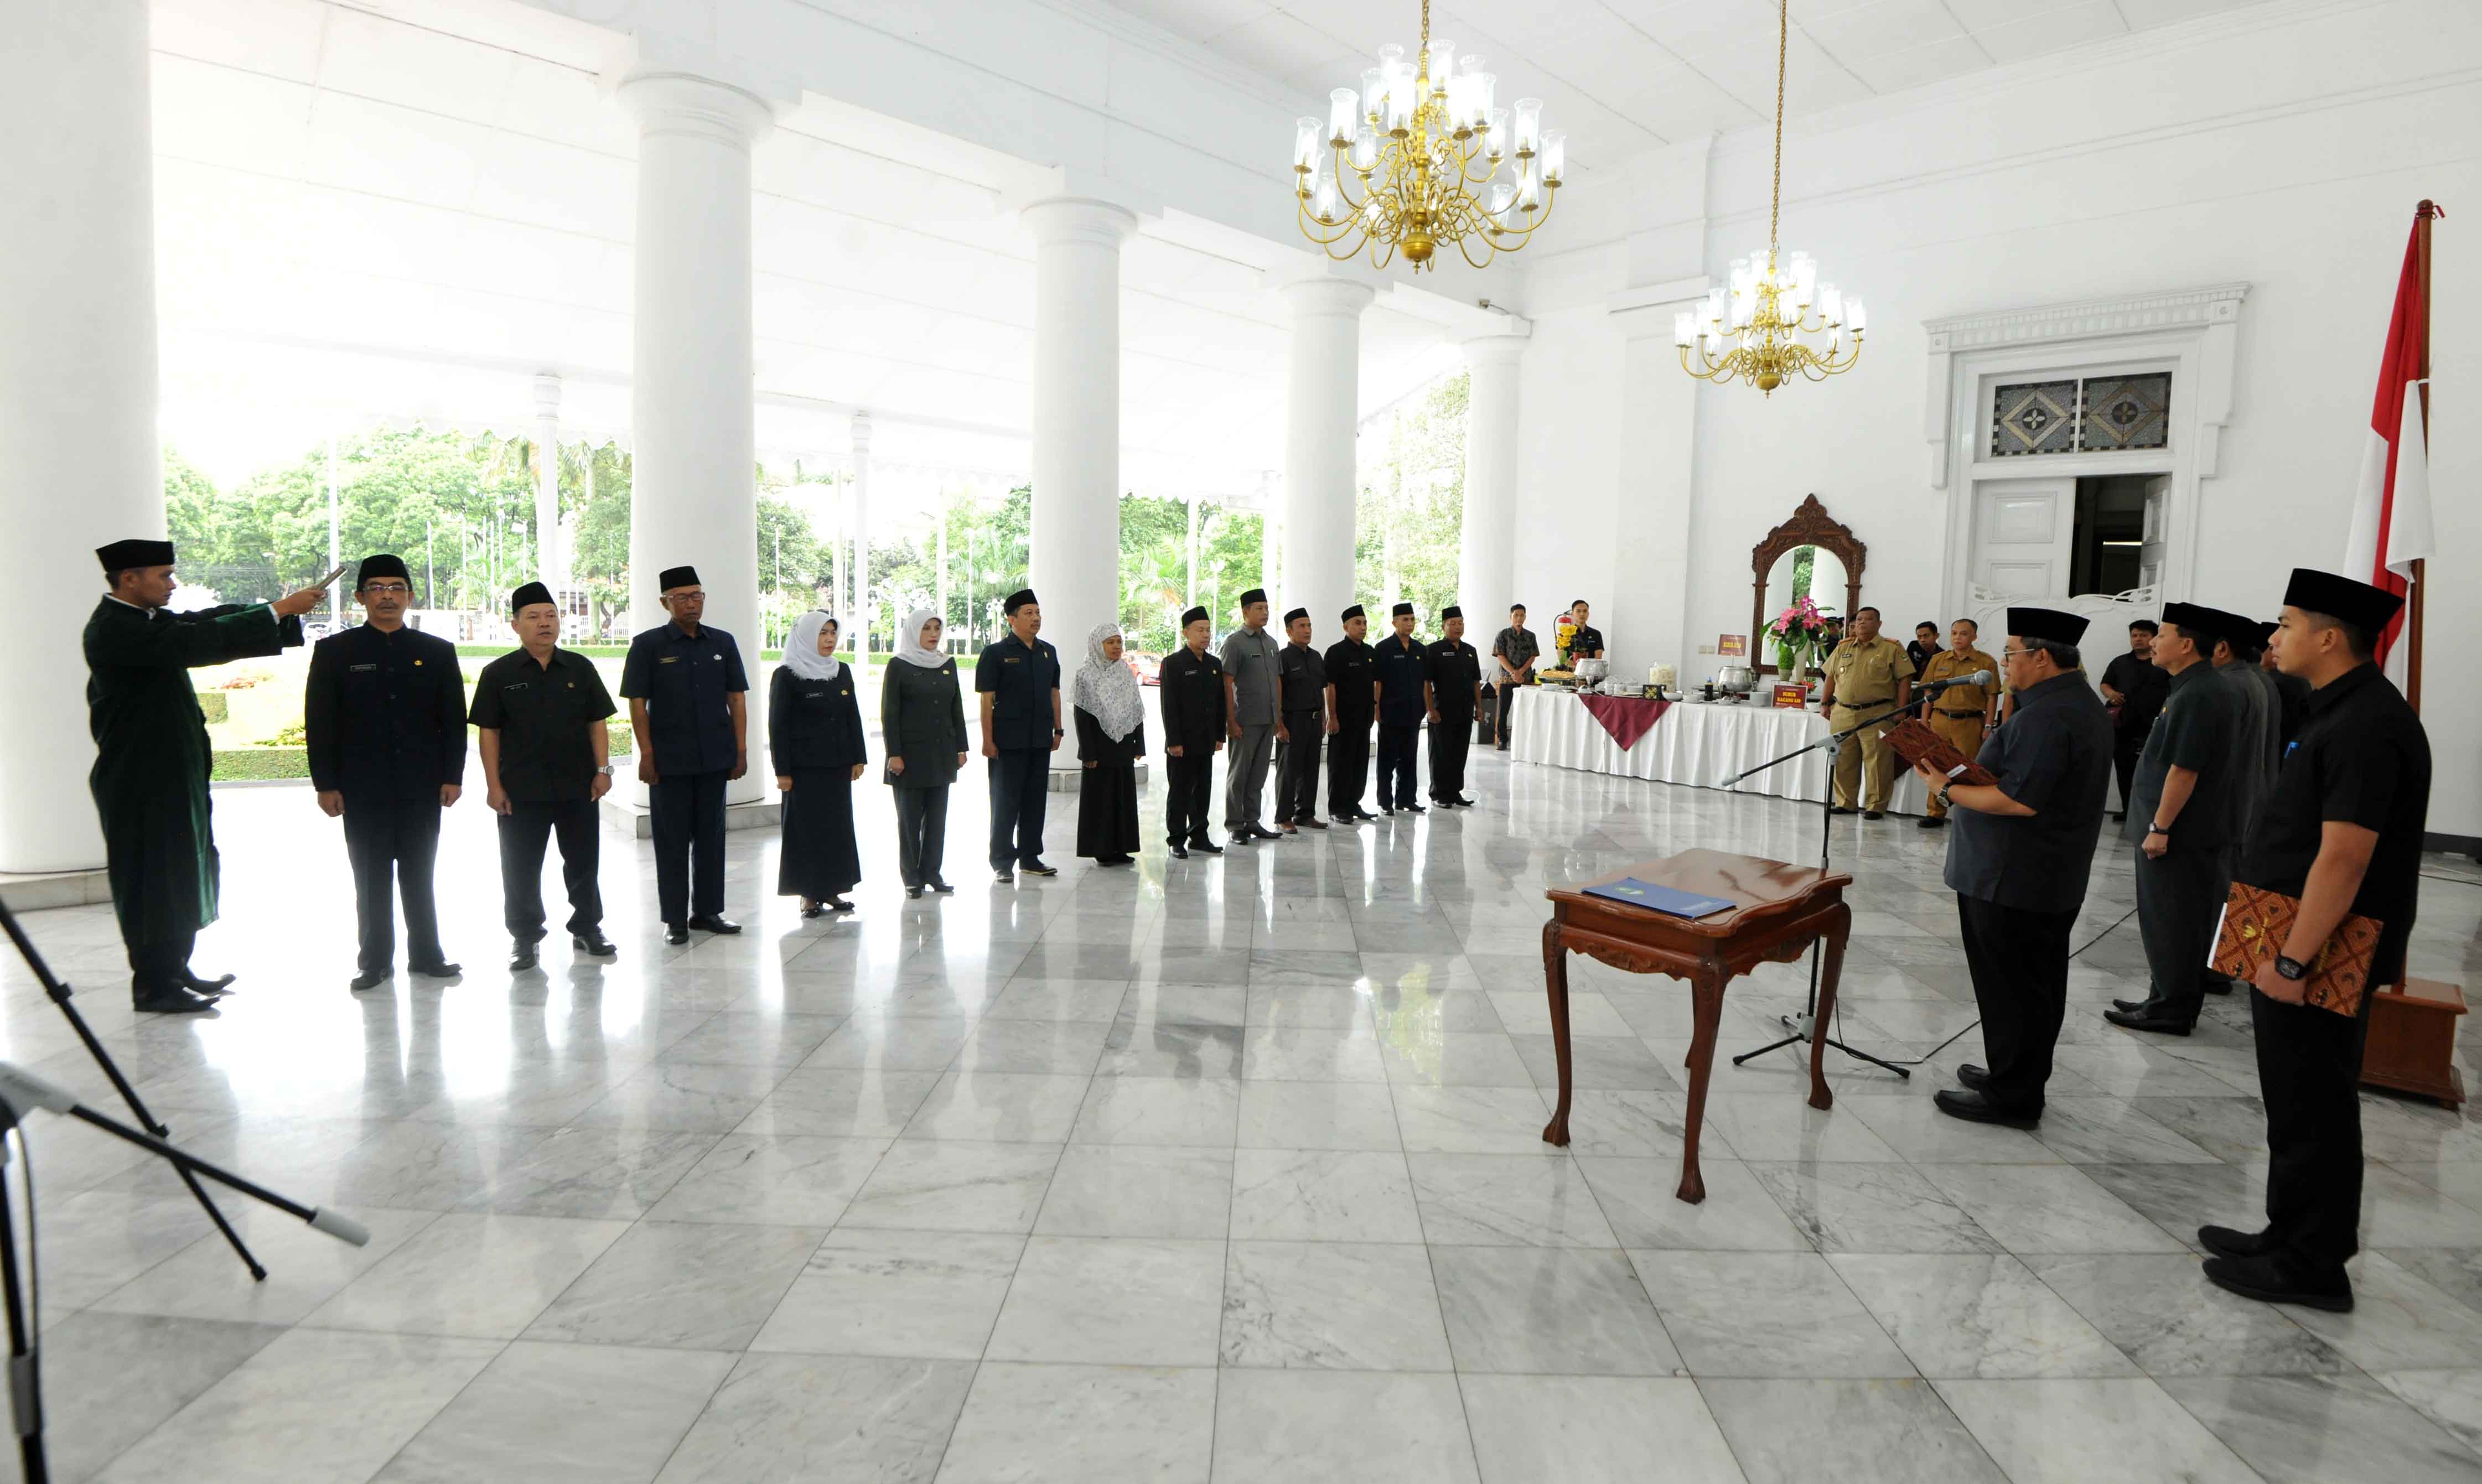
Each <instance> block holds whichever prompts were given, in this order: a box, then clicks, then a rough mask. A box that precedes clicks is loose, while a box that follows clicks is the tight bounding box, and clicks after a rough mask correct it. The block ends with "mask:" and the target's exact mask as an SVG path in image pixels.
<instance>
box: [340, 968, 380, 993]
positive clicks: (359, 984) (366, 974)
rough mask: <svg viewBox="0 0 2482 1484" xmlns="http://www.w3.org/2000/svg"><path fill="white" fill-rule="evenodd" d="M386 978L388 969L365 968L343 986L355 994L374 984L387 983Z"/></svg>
mask: <svg viewBox="0 0 2482 1484" xmlns="http://www.w3.org/2000/svg"><path fill="white" fill-rule="evenodd" d="M387 978H388V971H387V970H386V969H384V968H365V969H363V970H362V971H361V972H360V973H358V974H356V975H355V976H354V979H353V982H352V983H351V984H348V985H346V986H345V988H347V989H349V990H351V991H353V992H354V993H355V994H360V993H362V991H364V990H367V989H370V988H372V987H373V986H375V985H382V984H385V983H387Z"/></svg>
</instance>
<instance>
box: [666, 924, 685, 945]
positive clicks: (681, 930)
mask: <svg viewBox="0 0 2482 1484" xmlns="http://www.w3.org/2000/svg"><path fill="white" fill-rule="evenodd" d="M664 941H666V942H668V943H671V944H673V946H674V947H678V946H680V945H681V944H682V943H685V942H688V941H690V930H689V929H688V928H687V927H685V926H683V925H682V924H680V923H677V922H667V923H665V924H664Z"/></svg>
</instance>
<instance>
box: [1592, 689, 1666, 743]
mask: <svg viewBox="0 0 2482 1484" xmlns="http://www.w3.org/2000/svg"><path fill="white" fill-rule="evenodd" d="M1577 699H1578V700H1579V701H1582V702H1585V703H1586V710H1587V711H1588V712H1589V713H1591V714H1592V715H1593V717H1594V718H1595V720H1596V721H1598V722H1600V723H1602V724H1603V729H1604V730H1605V731H1608V732H1610V733H1611V734H1612V740H1613V741H1615V742H1617V743H1619V744H1620V745H1621V751H1622V752H1624V753H1625V752H1627V751H1628V750H1629V749H1630V748H1632V747H1635V746H1637V739H1638V738H1640V737H1642V736H1645V735H1646V734H1647V733H1648V732H1650V731H1652V730H1653V729H1654V724H1655V723H1657V722H1659V721H1661V720H1663V713H1664V712H1666V711H1669V710H1671V709H1672V702H1669V701H1650V700H1648V699H1647V698H1646V697H1644V696H1580V697H1578V698H1577Z"/></svg>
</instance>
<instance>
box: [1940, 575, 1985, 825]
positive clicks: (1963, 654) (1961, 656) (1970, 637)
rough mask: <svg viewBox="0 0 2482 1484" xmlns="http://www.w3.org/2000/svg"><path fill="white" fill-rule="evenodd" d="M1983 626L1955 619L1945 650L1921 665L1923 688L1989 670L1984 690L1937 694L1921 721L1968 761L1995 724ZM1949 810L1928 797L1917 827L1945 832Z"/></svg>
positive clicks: (1954, 688)
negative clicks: (1928, 805)
mask: <svg viewBox="0 0 2482 1484" xmlns="http://www.w3.org/2000/svg"><path fill="white" fill-rule="evenodd" d="M1980 628H1981V626H1980V625H1979V624H1977V623H1974V622H1973V621H1972V620H1971V619H1959V620H1957V621H1956V622H1955V623H1951V624H1949V625H1948V626H1947V648H1946V649H1941V650H1940V651H1939V652H1938V653H1937V654H1934V655H1932V656H1931V662H1930V663H1929V664H1928V665H1925V666H1923V667H1922V675H1921V681H1922V683H1923V684H1924V685H1928V684H1930V683H1931V682H1932V681H1934V680H1953V679H1955V678H1957V677H1958V676H1969V675H1972V674H1974V673H1976V672H1977V671H1984V670H1988V671H1990V672H1991V674H1992V675H1993V676H1994V681H1993V683H1992V684H1990V685H1988V686H1982V685H1958V686H1952V687H1950V688H1949V689H1947V690H1944V691H1941V692H1940V693H1939V695H1937V696H1935V697H1933V698H1932V700H1931V705H1930V715H1929V716H1928V717H1927V718H1925V720H1927V721H1928V722H1929V723H1930V728H1931V730H1933V731H1936V732H1938V733H1939V734H1940V736H1941V739H1943V740H1944V741H1945V742H1946V743H1947V745H1948V746H1950V747H1952V748H1955V749H1956V750H1957V751H1958V752H1960V753H1963V754H1964V755H1966V756H1967V757H1971V756H1972V755H1975V754H1976V753H1979V752H1981V751H1982V737H1983V734H1984V733H1985V732H1987V731H1989V730H1990V729H1992V728H1993V727H1994V726H1996V725H1998V722H1997V718H1996V713H1997V711H1998V709H1999V686H1998V683H1997V681H1996V679H1995V677H1996V676H1998V674H1999V662H1998V661H1997V660H1995V659H1993V658H1992V657H1991V656H1990V655H1988V654H1985V653H1983V652H1982V650H1981V649H1980V648H1978V647H1977V645H1976V643H1975V641H1976V640H1978V639H1979V638H1980V637H1981V633H1980ZM1946 825H1947V806H1946V805H1943V804H1941V803H1940V801H1939V796H1938V795H1937V794H1933V795H1932V796H1931V811H1930V813H1929V814H1927V815H1925V816H1923V818H1922V821H1921V828H1923V829H1925V830H1939V829H1944V828H1945V827H1946Z"/></svg>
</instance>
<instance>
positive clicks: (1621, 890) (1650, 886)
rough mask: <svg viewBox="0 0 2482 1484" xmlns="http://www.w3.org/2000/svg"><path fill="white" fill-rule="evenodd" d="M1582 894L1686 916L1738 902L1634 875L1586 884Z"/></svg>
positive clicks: (1706, 914)
mask: <svg viewBox="0 0 2482 1484" xmlns="http://www.w3.org/2000/svg"><path fill="white" fill-rule="evenodd" d="M1586 895H1588V896H1599V897H1607V898H1609V899H1610V900H1612V901H1615V902H1626V903H1627V904H1628V905H1629V906H1631V907H1647V908H1651V909H1653V910H1654V911H1656V912H1659V913H1668V914H1671V915H1673V916H1676V917H1689V918H1698V917H1711V916H1713V915H1715V914H1717V913H1719V912H1730V911H1731V910H1732V909H1733V908H1735V907H1738V906H1740V905H1741V904H1740V903H1738V902H1728V901H1726V900H1725V899H1724V898H1722V897H1720V896H1700V895H1699V894H1698V893H1697V892H1695V891H1681V890H1677V889H1675V888H1671V887H1658V886H1656V885H1655V884H1654V883H1653V882H1650V881H1640V880H1638V879H1637V878H1636V877H1634V876H1626V877H1623V878H1622V879H1621V880H1619V881H1614V882H1606V883H1605V884H1603V885H1602V886H1599V887H1588V888H1586Z"/></svg>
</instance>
